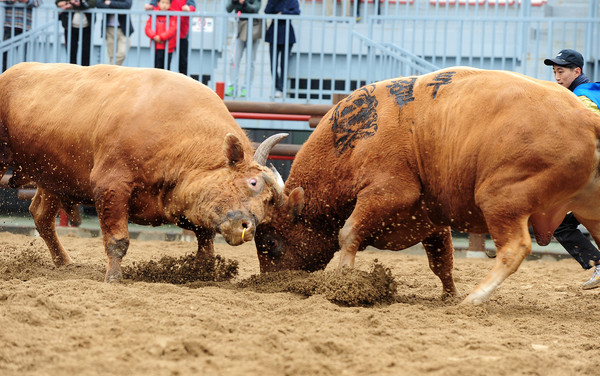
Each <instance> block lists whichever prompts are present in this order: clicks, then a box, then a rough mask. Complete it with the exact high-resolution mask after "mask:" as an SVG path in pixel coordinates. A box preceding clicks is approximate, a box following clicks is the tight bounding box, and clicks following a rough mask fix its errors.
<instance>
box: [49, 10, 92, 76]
mask: <svg viewBox="0 0 600 376" xmlns="http://www.w3.org/2000/svg"><path fill="white" fill-rule="evenodd" d="M55 4H56V6H57V7H59V8H60V9H62V10H69V9H73V10H76V11H77V12H59V14H58V18H59V19H60V22H61V24H62V26H63V28H64V29H65V46H67V52H68V54H69V63H71V64H77V49H78V47H79V45H80V44H81V65H83V66H88V65H90V55H91V52H92V50H91V46H92V23H93V21H94V15H93V14H92V13H89V12H85V11H86V10H88V9H90V8H94V7H95V6H96V0H56V1H55ZM79 29H81V41H80V40H79ZM69 42H70V44H69Z"/></svg>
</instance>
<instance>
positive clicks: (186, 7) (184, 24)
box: [144, 0, 196, 75]
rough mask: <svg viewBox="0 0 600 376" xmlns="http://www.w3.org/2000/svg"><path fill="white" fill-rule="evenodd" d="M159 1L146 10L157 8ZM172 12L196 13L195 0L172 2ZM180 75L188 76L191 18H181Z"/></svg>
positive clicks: (147, 5)
mask: <svg viewBox="0 0 600 376" xmlns="http://www.w3.org/2000/svg"><path fill="white" fill-rule="evenodd" d="M157 1H158V0H152V1H151V2H150V4H146V5H145V6H144V8H145V9H146V10H151V9H153V8H154V7H155V6H156V3H157ZM171 10H172V11H174V12H179V11H182V12H195V11H196V1H195V0H173V1H172V2H171ZM179 27H180V30H179V73H183V74H185V75H187V74H188V49H189V41H188V31H189V30H190V18H189V17H181V21H180V22H179Z"/></svg>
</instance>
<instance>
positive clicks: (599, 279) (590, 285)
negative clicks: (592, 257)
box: [583, 265, 600, 290]
mask: <svg viewBox="0 0 600 376" xmlns="http://www.w3.org/2000/svg"><path fill="white" fill-rule="evenodd" d="M596 287H600V265H596V267H595V268H594V274H592V278H590V280H589V281H587V282H586V283H584V284H583V289H584V290H591V289H595V288H596Z"/></svg>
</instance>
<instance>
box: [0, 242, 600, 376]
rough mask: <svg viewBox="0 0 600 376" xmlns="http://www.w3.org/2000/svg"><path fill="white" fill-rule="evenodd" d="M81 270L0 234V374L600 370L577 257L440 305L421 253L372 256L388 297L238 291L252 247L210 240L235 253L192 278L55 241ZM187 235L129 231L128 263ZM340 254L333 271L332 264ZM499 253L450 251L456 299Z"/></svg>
mask: <svg viewBox="0 0 600 376" xmlns="http://www.w3.org/2000/svg"><path fill="white" fill-rule="evenodd" d="M62 241H63V244H64V245H65V247H66V249H67V250H68V251H69V253H70V254H71V256H72V257H73V259H74V260H75V262H76V266H73V267H68V268H63V269H55V268H54V267H53V266H52V264H51V261H50V259H49V254H48V251H47V250H46V248H45V245H44V243H43V241H42V240H41V239H40V238H35V237H28V236H24V235H14V234H10V233H0V249H1V250H2V252H0V343H1V345H0V374H1V375H107V374H108V375H261V376H267V375H425V374H427V375H545V376H547V375H599V374H600V336H599V335H598V333H599V328H598V324H599V322H600V289H598V290H592V291H583V290H581V284H582V282H584V281H585V280H586V279H587V278H589V275H590V272H589V271H583V270H581V268H580V267H579V265H578V264H577V263H576V262H575V261H573V260H562V261H548V260H543V261H542V260H538V261H526V262H524V263H523V264H522V265H521V268H520V269H519V270H518V272H517V273H516V274H514V275H513V276H511V277H510V278H509V279H508V280H507V281H505V283H504V284H503V285H502V286H501V288H500V289H499V290H498V291H497V292H496V293H495V294H494V295H493V297H492V299H491V301H490V302H488V303H487V304H485V305H484V306H478V307H463V306H459V305H457V303H458V301H442V300H441V299H440V298H439V297H440V295H441V284H440V282H439V280H438V279H437V278H436V277H435V276H434V275H433V273H432V272H431V271H430V270H429V269H428V266H427V260H426V257H425V256H422V255H418V254H417V255H411V254H408V253H401V252H381V251H366V252H363V253H360V254H359V255H358V257H357V269H359V270H365V271H368V270H369V269H370V268H371V267H372V265H373V263H374V260H375V259H378V260H379V262H380V263H381V264H383V265H385V266H386V267H388V268H389V269H390V270H391V273H392V275H393V277H394V280H395V281H396V282H397V285H398V288H397V295H396V298H395V302H393V303H392V304H376V305H374V306H370V307H347V306H341V305H338V304H335V303H332V302H331V301H330V300H328V298H327V297H326V296H325V295H321V294H315V295H312V296H309V297H306V296H302V295H299V294H294V293H289V292H277V293H265V292H258V291H257V290H255V289H254V290H253V289H248V288H243V287H241V284H240V283H239V282H240V281H244V280H247V279H249V278H250V277H251V276H253V275H256V274H258V271H259V269H258V261H257V258H256V254H255V250H254V245H253V244H252V243H248V244H245V245H243V246H240V247H230V246H228V245H226V244H217V245H216V248H217V253H218V254H219V255H222V256H223V257H225V258H228V259H233V260H237V261H238V262H239V275H238V276H237V277H235V278H234V279H233V280H231V281H230V282H221V283H213V284H208V285H207V284H204V285H202V286H200V287H198V285H194V286H192V287H190V286H185V285H183V286H182V285H172V284H166V283H146V282H134V281H131V280H128V281H126V282H125V283H124V284H121V285H108V284H105V283H104V282H102V281H103V276H104V267H105V257H104V250H103V247H102V242H101V240H100V239H99V238H78V237H75V236H63V237H62ZM194 251H195V244H194V243H193V242H192V243H188V242H160V241H136V240H132V243H131V246H130V248H129V253H128V255H127V256H126V258H125V260H124V265H129V266H131V265H133V264H132V263H133V262H143V261H149V260H151V259H154V260H157V259H159V258H160V257H161V256H164V255H169V256H183V255H185V254H189V253H190V252H194ZM336 262H337V260H336V259H334V260H333V261H332V263H331V264H330V266H329V267H328V269H331V268H332V267H334V266H335V263H336ZM493 262H494V261H493V260H489V259H472V258H457V259H456V263H455V280H456V283H457V287H458V288H459V290H460V292H461V294H463V295H464V294H466V293H468V292H469V291H470V290H471V289H472V288H474V287H475V285H476V284H477V283H478V282H479V281H480V280H481V279H482V278H483V277H484V275H485V274H487V272H488V271H489V269H490V268H491V265H492V263H493Z"/></svg>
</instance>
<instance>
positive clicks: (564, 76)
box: [552, 65, 581, 89]
mask: <svg viewBox="0 0 600 376" xmlns="http://www.w3.org/2000/svg"><path fill="white" fill-rule="evenodd" d="M552 70H553V71H554V79H555V80H556V82H558V84H559V85H561V86H564V87H566V88H567V89H568V88H569V86H571V83H573V81H575V79H576V78H577V77H579V76H581V68H572V69H571V68H567V67H561V66H560V65H554V66H553V67H552Z"/></svg>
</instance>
